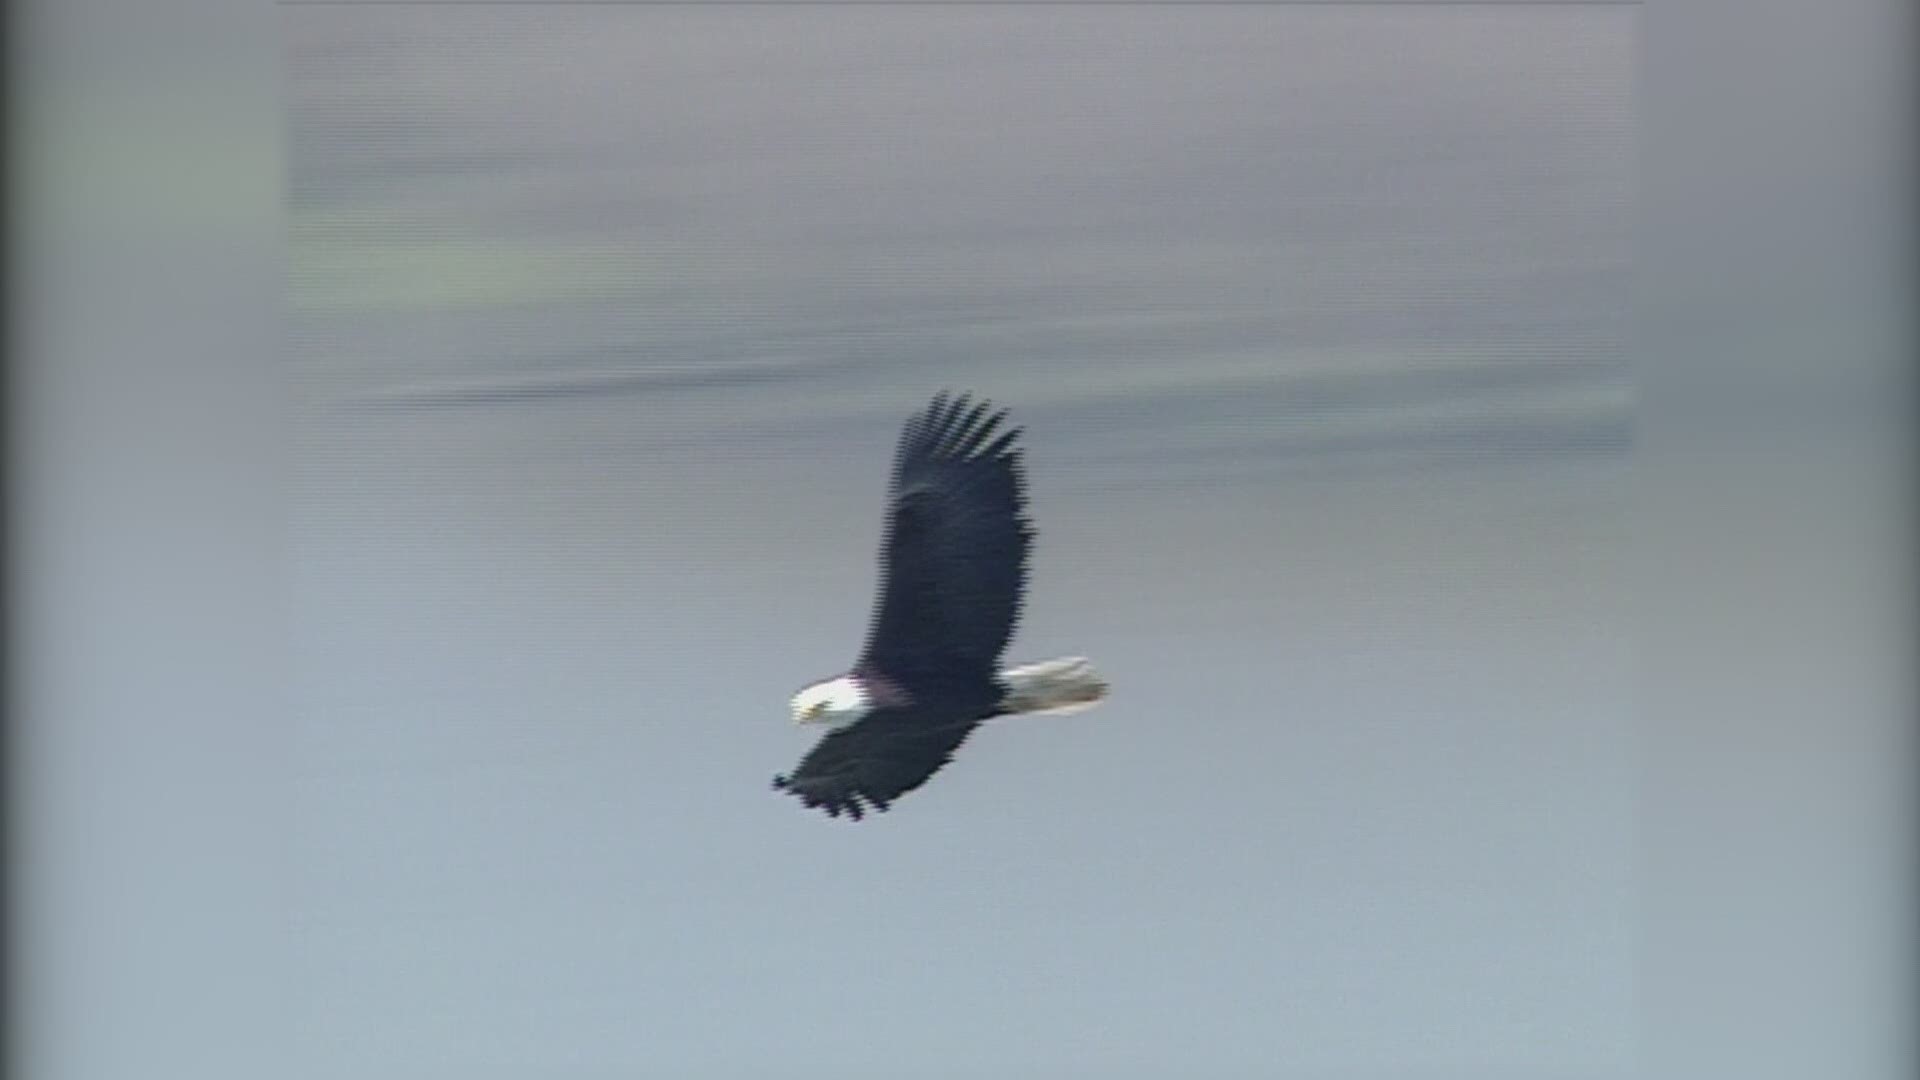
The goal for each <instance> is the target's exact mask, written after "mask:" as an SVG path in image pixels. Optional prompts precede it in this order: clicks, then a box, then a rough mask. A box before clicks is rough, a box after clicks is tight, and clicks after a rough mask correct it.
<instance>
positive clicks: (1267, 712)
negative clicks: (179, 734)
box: [286, 7, 1635, 1080]
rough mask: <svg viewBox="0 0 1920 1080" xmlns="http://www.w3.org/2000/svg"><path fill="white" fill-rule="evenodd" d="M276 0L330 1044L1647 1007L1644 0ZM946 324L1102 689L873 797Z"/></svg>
mask: <svg viewBox="0 0 1920 1080" xmlns="http://www.w3.org/2000/svg"><path fill="white" fill-rule="evenodd" d="M286 16H287V17H286V29H287V34H288V56H289V60H290V75H289V80H290V81H289V88H290V89H289V102H290V105H289V108H290V115H291V131H290V142H289V154H290V159H291V160H290V167H289V177H290V183H291V188H292V192H291V201H290V206H289V213H290V218H291V221H292V230H293V233H292V237H291V240H292V243H293V253H294V254H293V265H292V270H291V279H292V280H291V299H292V307H293V319H292V323H293V327H292V338H293V359H292V361H291V362H292V363H293V364H294V365H295V366H294V374H295V377H296V380H297V387H298V392H299V409H300V420H301V447H302V458H301V461H300V489H299V490H300V504H299V507H300V515H299V520H298V528H297V530H296V537H295V539H296V548H297V556H298V559H299V569H300V579H299V588H298V591H297V594H296V602H297V624H298V628H299V644H300V653H299V666H298V672H299V682H298V687H297V689H298V692H299V694H300V700H301V702H302V704H303V709H302V712H301V716H300V719H299V721H298V723H299V730H298V733H297V734H298V748H299V758H298V761H299V781H298V782H299V788H298V792H297V799H298V805H299V809H300V814H299V822H300V831H299V835H298V838H297V848H296V861H297V867H298V872H299V876H298V893H297V900H298V907H297V913H298V929H299V938H298V940H299V947H300V952H299V956H300V960H301V975H302V982H301V994H300V998H299V1016H300V1021H301V1025H300V1030H301V1034H302V1038H303V1047H304V1048H305V1053H304V1054H303V1055H302V1056H304V1057H305V1058H306V1059H307V1060H309V1061H311V1062H312V1063H313V1065H314V1069H315V1072H316V1073H317V1074H320V1075H353V1076H355V1077H376V1076H394V1077H402V1076H404V1077H440V1076H446V1077H452V1076H456V1075H457V1076H461V1077H474V1076H502V1077H504V1076H509V1075H512V1076H524V1075H528V1074H536V1075H558V1076H580V1077H586V1076H613V1075H623V1076H628V1075H635V1074H642V1075H655V1074H658V1075H676V1076H689V1077H694V1076H715V1077H720V1076H757V1075H763V1074H764V1073H765V1072H767V1071H768V1070H769V1069H772V1068H779V1069H780V1070H781V1071H782V1072H783V1073H784V1074H786V1075H794V1076H800V1077H805V1076H828V1075H832V1076H836V1077H847V1076H869V1075H872V1076H878V1075H900V1074H902V1072H903V1070H904V1072H905V1073H907V1074H911V1075H916V1076H921V1075H924V1076H954V1077H971V1076H995V1077H1001V1076H1036V1077H1038V1076H1060V1075H1071V1074H1075V1073H1081V1074H1086V1075H1095V1074H1097V1075H1103V1076H1125V1075H1139V1076H1163V1075H1167V1074H1169V1073H1170V1072H1176V1071H1177V1072H1179V1073H1180V1074H1182V1075H1217V1076H1247V1075H1262V1076H1267V1075H1303V1076H1320V1075H1329V1076H1332V1075H1337V1076H1341V1077H1344V1078H1349V1080H1356V1078H1362V1077H1387V1076H1394V1077H1407V1076H1419V1077H1426V1076H1433V1077H1441V1076H1447V1077H1453V1076H1500V1075H1522V1074H1524V1075H1529V1076H1540V1075H1555V1076H1602V1075H1621V1074H1623V1073H1624V1071H1625V1069H1626V1066H1627V1062H1628V1061H1629V1057H1630V1052H1631V1050H1632V1046H1633V1031H1632V1028H1631V1011H1630V1010H1631V1000H1630V996H1629V995H1630V988H1631V980H1632V976H1633V971H1632V968H1631V964H1630V949H1631V944H1632V936H1631V934H1632V922H1631V907H1630V899H1631V896H1632V881H1631V878H1630V874H1631V867H1632V862H1631V856H1632V851H1631V847H1630V840H1631V825H1632V821H1631V816H1630V814H1631V808H1632V805H1633V792H1632V790H1631V788H1630V785H1629V779H1630V775H1631V773H1630V766H1631V760H1630V754H1629V750H1630V747H1629V745H1628V734H1629V728H1628V713H1627V708H1628V704H1629V701H1628V695H1627V682H1626V677H1627V667H1626V662H1627V649H1626V643H1625V623H1624V619H1625V613H1624V611H1623V610H1622V605H1621V602H1620V600H1619V589H1620V588H1621V584H1622V578H1621V573H1622V570H1623V566H1622V561H1621V560H1622V559H1623V557H1624V554H1625V552H1624V550H1623V547H1622V540H1623V539H1624V536H1625V533H1624V528H1623V525H1624V523H1623V522H1622V521H1621V508H1622V503H1621V481H1622V479H1623V477H1624V462H1625V452H1626V448H1627V440H1628V431H1629V420H1630V406H1631V397H1630V394H1629V392H1628V390H1629V382H1628V372H1627V368H1626V365H1625V357H1624V354H1623V337H1624V333H1625V317H1626V291H1625V290H1626V284H1627V276H1626V273H1627V259H1628V244H1627V241H1628V236H1627V218H1626V212H1627V209H1628V206H1629V199H1630V197H1631V191H1630V186H1629V181H1630V176H1631V164H1632V163H1631V156H1630V149H1631V139H1632V133H1633V117H1632V113H1631V101H1630V95H1629V90H1630V78H1631V62H1632V44H1633V28H1634V17H1635V16H1634V13H1633V12H1632V11H1630V10H1625V9H1565V8H1527V9H1524V10H1502V11H1486V10H1479V9H1471V8H1459V7H1447V8H1441V9H1436V10H1431V11H1418V10H1406V9H1400V8H1393V9H1382V8H1360V9H1322V8H1265V9H1250V8H1208V9H1203V10H1196V11H1172V10H1167V9H1162V8H1116V9H1059V8H1049V9H1040V10H1034V11H1012V10H1008V9H1004V8H982V9H925V8H904V7H903V8H891V9H873V8H862V9H859V10H857V11H855V10H851V9H847V10H841V9H832V8H808V9H804V10H796V11H770V10H767V9H764V8H749V7H740V8H727V9H721V10H687V9H677V8H645V9H617V8H592V7H587V8H565V9H550V10H541V11H530V10H519V9H494V8H485V9H458V10H449V9H435V10H400V11H390V10H378V11H376V10H371V9H366V8H336V9H290V10H289V11H288V12H287V13H286ZM942 385H954V386H962V387H967V388H971V389H975V390H978V391H980V392H983V393H986V394H989V395H991V396H993V397H995V398H996V399H998V400H1001V401H1003V402H1004V403H1005V404H1007V405H1009V406H1011V407H1012V408H1013V409H1014V413H1015V416H1016V418H1017V419H1018V420H1019V421H1021V422H1023V423H1025V424H1026V425H1027V426H1028V427H1029V442H1030V447H1031V450H1030V468H1031V472H1032V488H1033V497H1034V512H1035V515H1036V517H1037V520H1038V524H1039V526H1040V529H1041V538H1040V548H1039V552H1038V556H1037V563H1036V568H1035V579H1034V590H1033V593H1032V596H1031V606H1030V616H1029V618H1028V620H1027V622H1026V623H1025V624H1024V626H1023V629H1022V633H1021V636H1020V638H1019V639H1018V640H1017V641H1016V645H1015V649H1014V653H1015V657H1016V658H1026V657H1041V656H1049V655H1056V654H1060V653H1066V652H1076V653H1085V654H1087V655H1090V656H1092V657H1093V658H1094V659H1095V660H1096V662H1097V663H1098V664H1099V665H1100V666H1101V668H1102V669H1103V670H1104V671H1105V672H1106V674H1107V675H1108V676H1109V678H1110V679H1111V681H1112V682H1113V684H1114V688H1115V695H1114V697H1113V699H1112V700H1111V701H1110V702H1109V703H1107V704H1106V705H1104V706H1102V708H1101V709H1100V710H1098V711H1096V712H1093V713H1088V714H1084V715H1081V716H1078V717H1072V718H1063V719H1059V720H1036V721H1033V722H1031V723H1026V724H1020V725H1008V726H1005V727H1001V728H998V729H990V730H987V731H984V732H982V733H981V735H980V736H979V737H977V738H976V739H975V740H974V741H972V742H971V743H970V744H969V745H968V747H967V748H966V750H965V751H964V752H963V754H962V756H961V757H960V758H959V759H958V761H957V762H956V763H955V764H954V765H953V766H951V767H950V768H949V769H948V770H946V771H945V772H943V773H942V774H941V775H940V776H939V777H938V778H937V779H936V780H935V781H933V782H932V783H930V784H929V785H928V786H927V787H926V788H925V789H923V790H922V791H920V792H917V793H915V794H914V795H912V796H910V797H909V798H907V799H905V800H903V801H902V802H901V803H900V804H899V805H898V806H897V807H896V809H895V810H894V812H892V813H890V814H888V815H886V816H885V817H884V818H881V819H879V820H876V821H872V822H869V823H864V824H863V825H861V826H858V827H852V828H849V827H847V826H846V825H844V824H842V823H838V822H831V821H828V820H827V819H825V818H823V817H821V816H820V815H817V814H809V813H805V812H803V811H801V810H800V808H799V807H798V805H797V804H795V803H794V802H793V801H792V800H790V799H785V798H781V797H777V796H775V795H774V794H773V793H771V792H769V791H767V790H766V782H767V779H768V777H769V776H770V775H771V774H772V773H773V772H776V771H782V770H784V769H786V768H787V767H789V766H790V765H791V764H792V762H793V760H794V759H795V758H796V757H797V755H799V754H800V753H802V752H803V751H804V750H805V748H806V740H805V739H804V738H803V737H802V736H800V735H799V734H797V733H796V732H794V731H793V730H791V728H790V727H788V726H787V724H786V721H785V713H784V706H785V699H786V696H787V694H789V693H790V692H791V691H792V690H793V689H794V688H795V687H796V686H798V685H799V684H801V683H803V682H806V681H809V680H810V679H813V678H816V677H819V676H823V675H826V674H830V673H832V672H834V671H837V670H839V669H841V668H842V667H843V666H844V665H845V664H846V663H847V662H848V661H849V660H850V658H851V654H852V652H853V650H854V648H855V647H856V646H857V644H858V640H859V634H860V632H861V631H862V629H863V628H864V620H865V617H866V614H867V607H868V604H869V600H870V593H871V589H872V584H873V581H872V579H873V564H872V561H873V551H874V546H875V543H876V540H877V530H878V523H879V519H878V513H879V497H880V493H881V485H882V481H883V469H884V466H885V462H886V455H887V452H888V448H889V442H890V439H891V437H892V433H893V430H894V428H895V427H896V426H897V424H898V423H899V421H900V419H901V418H902V417H903V416H904V414H905V413H906V411H908V410H909V409H910V408H912V407H913V406H914V405H916V404H918V403H919V402H920V401H921V400H923V399H924V398H925V396H926V395H927V394H929V393H930V392H931V391H932V390H933V389H935V388H936V387H938V386H942ZM903 1063H911V1064H903ZM1129 1070H1135V1071H1132V1072H1130V1071H1129Z"/></svg>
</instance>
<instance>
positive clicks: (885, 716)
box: [773, 710, 978, 821]
mask: <svg viewBox="0 0 1920 1080" xmlns="http://www.w3.org/2000/svg"><path fill="white" fill-rule="evenodd" d="M977 726H978V724H977V723H976V722H970V721H969V722H960V723H955V724H947V725H943V726H938V727H923V726H920V725H917V724H914V723H912V722H911V721H907V720H904V719H902V718H901V717H900V716H899V715H898V714H896V713H894V712H892V711H891V710H879V711H876V712H875V713H874V714H873V715H871V716H869V717H867V718H866V719H864V720H862V721H860V722H859V723H857V724H854V725H853V726H851V727H848V728H843V729H842V730H840V731H836V732H834V733H832V734H830V735H828V736H827V737H826V738H823V739H821V740H820V741H819V742H818V743H816V744H815V745H814V748H813V749H812V750H810V751H808V753H807V755H806V757H804V758H801V759H800V766H799V768H797V769H795V770H794V771H793V774H792V775H791V776H776V777H774V778H773V786H774V787H775V788H776V789H778V790H781V791H786V792H790V793H791V794H793V795H794V796H795V797H796V798H798V799H799V800H800V801H801V802H803V803H805V804H806V805H807V806H809V807H818V808H820V809H822V810H825V811H826V812H827V813H829V814H831V815H833V816H834V817H839V816H840V815H841V814H843V813H844V814H848V815H850V816H851V817H852V818H853V819H854V820H855V821H858V820H859V819H860V818H861V817H862V816H864V815H865V814H866V812H867V811H869V810H885V809H886V808H887V806H888V805H889V804H890V803H892V802H893V801H894V800H895V799H897V798H899V797H900V796H902V795H904V794H906V793H907V792H909V791H912V790H913V789H914V788H917V787H919V786H920V785H921V784H924V783H926V782H927V778H928V777H930V776H932V775H933V774H934V773H936V772H939V771H940V769H941V768H942V767H943V766H945V765H946V763H947V762H949V761H951V760H953V753H954V751H955V750H958V749H959V748H960V744H961V743H963V742H965V741H966V739H967V736H968V735H969V734H971V733H972V732H973V729H974V728H975V727H977Z"/></svg>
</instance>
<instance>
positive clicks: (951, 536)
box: [859, 393, 1033, 687]
mask: <svg viewBox="0 0 1920 1080" xmlns="http://www.w3.org/2000/svg"><path fill="white" fill-rule="evenodd" d="M989 410H990V407H989V405H988V404H987V403H986V402H984V401H982V402H978V403H975V402H973V401H972V400H970V399H969V398H968V397H966V396H965V395H960V396H958V397H949V396H948V395H947V394H945V393H941V394H939V395H937V396H935V397H934V399H933V401H932V402H931V403H930V404H929V405H928V406H927V407H926V409H924V410H923V411H921V412H920V413H918V414H916V415H915V416H914V417H913V418H912V419H910V420H908V421H907V425H906V428H905V430H903V431H902V432H901V434H900V443H899V446H898V448H897V450H896V451H895V454H894V462H893V476H892V480H891V484H890V486H889V490H888V498H887V517H886V522H885V524H884V534H883V537H882V540H881V544H880V594H879V597H878V599H877V600H876V602H875V606H874V614H873V623H872V626H871V628H870V629H869V630H868V633H867V642H866V646H865V648H864V649H863V650H862V652H861V655H860V659H859V667H868V666H871V667H873V668H875V669H878V670H879V671H881V672H884V673H886V674H887V675H889V676H891V677H892V678H894V679H896V680H898V681H899V682H901V683H902V684H904V685H906V686H908V687H912V686H913V685H914V684H915V683H916V682H919V681H921V680H920V678H919V676H921V675H922V673H928V674H931V675H933V676H934V677H935V678H938V679H942V680H946V679H952V678H954V677H960V678H963V679H968V680H972V679H982V680H984V679H991V678H992V677H993V675H994V672H995V669H996V667H997V665H998V662H999V658H1000V653H1001V652H1002V651H1003V650H1004V649H1005V648H1006V645H1007V639H1008V638H1010V637H1012V636H1013V629H1014V624H1015V623H1016V622H1017V621H1018V620H1019V617H1020V600H1021V591H1022V589H1023V588H1024V587H1025V585H1026V572H1027V550H1028V548H1029V546H1030V545H1031V543H1032V538H1033V531H1032V528H1031V526H1030V525H1029V524H1028V522H1027V519H1026V483H1025V478H1024V476H1023V475H1022V471H1021V465H1020V451H1019V449H1018V448H1017V447H1015V446H1014V440H1015V439H1016V438H1018V437H1019V435H1020V429H1019V428H1006V429H1003V428H1002V427H1001V421H1002V420H1004V419H1005V417H1006V413H1005V412H1004V411H1000V412H991V411H989Z"/></svg>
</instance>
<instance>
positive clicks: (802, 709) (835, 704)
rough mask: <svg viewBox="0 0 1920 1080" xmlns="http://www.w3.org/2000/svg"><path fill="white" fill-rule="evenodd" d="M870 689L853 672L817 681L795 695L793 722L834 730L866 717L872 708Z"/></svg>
mask: <svg viewBox="0 0 1920 1080" xmlns="http://www.w3.org/2000/svg"><path fill="white" fill-rule="evenodd" d="M872 706H873V703H872V702H871V701H869V700H868V698H867V692H866V691H865V690H863V689H861V688H860V683H859V682H858V681H857V680H855V679H854V678H853V676H851V675H842V676H840V677H838V678H834V679H828V680H827V681H825V682H817V683H814V684H813V685H812V686H809V687H807V688H806V689H805V690H802V691H800V692H799V693H797V694H795V695H793V722H794V723H796V724H821V725H824V726H826V727H828V728H832V729H834V730H836V731H837V730H839V729H840V728H843V727H846V726H847V725H849V724H853V723H855V722H857V721H859V720H861V719H863V718H864V717H865V716H866V715H867V713H868V711H869V710H870V709H871V708H872Z"/></svg>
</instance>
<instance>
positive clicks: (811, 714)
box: [793, 701, 827, 724]
mask: <svg viewBox="0 0 1920 1080" xmlns="http://www.w3.org/2000/svg"><path fill="white" fill-rule="evenodd" d="M826 707H827V706H826V703H825V702H818V701H817V702H814V703H813V704H812V705H809V706H807V707H806V708H804V709H801V710H799V711H797V712H795V713H794V714H793V722H794V723H796V724H811V723H813V722H814V721H815V720H817V719H819V718H820V711H821V710H822V709H825V708H826Z"/></svg>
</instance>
